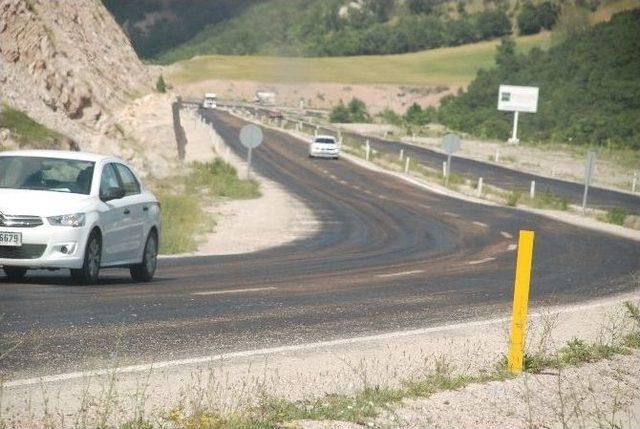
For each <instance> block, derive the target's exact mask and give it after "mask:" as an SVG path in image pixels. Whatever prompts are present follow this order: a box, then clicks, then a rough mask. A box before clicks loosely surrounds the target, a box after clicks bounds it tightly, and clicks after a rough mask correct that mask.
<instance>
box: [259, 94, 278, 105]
mask: <svg viewBox="0 0 640 429" xmlns="http://www.w3.org/2000/svg"><path fill="white" fill-rule="evenodd" d="M254 101H255V102H256V103H257V104H261V105H263V106H273V105H275V104H276V93H275V92H271V91H256V96H255V98H254Z"/></svg>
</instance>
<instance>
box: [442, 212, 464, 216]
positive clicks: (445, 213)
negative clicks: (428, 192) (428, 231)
mask: <svg viewBox="0 0 640 429" xmlns="http://www.w3.org/2000/svg"><path fill="white" fill-rule="evenodd" d="M443 214H444V215H446V216H451V217H460V215H457V214H455V213H451V212H444V213H443Z"/></svg>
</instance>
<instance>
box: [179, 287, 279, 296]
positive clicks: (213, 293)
mask: <svg viewBox="0 0 640 429" xmlns="http://www.w3.org/2000/svg"><path fill="white" fill-rule="evenodd" d="M275 289H277V288H275V287H256V288H251V289H224V290H209V291H206V292H193V293H192V294H191V295H198V296H205V295H225V294H230V293H246V292H260V291H263V290H275Z"/></svg>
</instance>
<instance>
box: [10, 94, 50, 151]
mask: <svg viewBox="0 0 640 429" xmlns="http://www.w3.org/2000/svg"><path fill="white" fill-rule="evenodd" d="M0 128H7V129H8V130H10V131H11V134H12V135H13V137H14V138H15V139H16V140H17V141H18V142H20V143H24V144H28V145H29V146H30V147H33V148H36V149H46V148H49V147H50V146H51V145H52V144H54V143H56V142H57V141H60V140H62V138H63V136H62V134H60V133H58V132H56V131H53V130H51V129H49V128H47V127H45V126H44V125H42V124H39V123H38V122H36V121H34V120H33V119H31V118H30V117H29V115H27V114H26V113H24V112H22V111H20V110H18V109H14V108H12V107H9V106H7V105H3V106H2V107H1V108H0Z"/></svg>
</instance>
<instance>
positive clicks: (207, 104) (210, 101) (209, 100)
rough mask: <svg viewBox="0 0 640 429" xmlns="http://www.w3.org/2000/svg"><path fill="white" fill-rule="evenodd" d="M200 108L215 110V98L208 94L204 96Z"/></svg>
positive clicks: (213, 95)
mask: <svg viewBox="0 0 640 429" xmlns="http://www.w3.org/2000/svg"><path fill="white" fill-rule="evenodd" d="M202 107H203V108H205V109H215V108H216V107H218V102H217V97H216V95H215V94H214V93H212V92H208V93H206V94H205V95H204V101H203V102H202Z"/></svg>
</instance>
